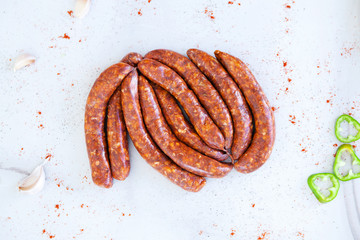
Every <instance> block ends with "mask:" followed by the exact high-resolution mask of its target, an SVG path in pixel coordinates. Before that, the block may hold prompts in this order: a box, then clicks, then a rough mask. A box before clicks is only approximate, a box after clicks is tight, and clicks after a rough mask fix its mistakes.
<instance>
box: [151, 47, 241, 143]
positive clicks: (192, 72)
mask: <svg viewBox="0 0 360 240" xmlns="http://www.w3.org/2000/svg"><path fill="white" fill-rule="evenodd" d="M145 58H150V59H154V60H156V61H159V62H161V63H163V64H165V65H166V66H168V67H170V68H172V69H173V70H174V71H175V72H176V73H177V74H179V75H180V76H181V77H182V78H183V79H184V81H185V82H186V83H187V84H188V85H189V87H190V88H191V89H192V90H193V91H194V93H195V94H196V96H197V98H198V99H199V101H200V103H201V104H202V106H203V107H204V108H205V109H206V111H207V112H208V113H209V115H210V117H211V118H212V120H213V121H214V123H215V124H216V125H217V126H218V127H219V129H220V131H221V132H222V134H223V135H224V138H225V148H226V149H229V150H230V148H231V144H232V139H233V134H234V131H233V124H232V119H231V116H230V112H229V109H228V107H227V106H226V105H225V102H224V101H223V99H222V98H221V96H220V94H219V93H218V91H217V90H216V89H215V88H214V86H213V85H212V84H211V83H210V82H209V80H208V79H207V78H206V77H205V76H204V74H203V73H202V72H201V71H200V70H199V69H198V68H197V67H196V66H195V65H194V64H193V63H192V62H191V61H190V60H189V59H188V58H187V57H185V56H183V55H181V54H179V53H177V52H174V51H171V50H165V49H157V50H153V51H151V52H149V53H147V54H146V55H145Z"/></svg>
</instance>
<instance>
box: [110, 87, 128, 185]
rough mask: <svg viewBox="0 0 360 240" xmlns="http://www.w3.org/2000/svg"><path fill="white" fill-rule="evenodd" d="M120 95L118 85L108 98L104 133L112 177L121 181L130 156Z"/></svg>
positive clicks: (125, 172) (126, 172) (123, 178)
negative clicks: (105, 134)
mask: <svg viewBox="0 0 360 240" xmlns="http://www.w3.org/2000/svg"><path fill="white" fill-rule="evenodd" d="M120 95H121V92H120V87H118V88H117V90H116V91H115V93H114V94H113V95H112V97H111V98H110V101H109V104H108V107H107V119H106V133H107V144H108V150H109V159H110V167H111V174H112V176H113V178H115V179H117V180H121V181H123V180H125V178H127V176H128V175H129V172H130V158H129V146H128V140H127V137H126V126H125V121H124V116H123V114H122V110H121V99H120Z"/></svg>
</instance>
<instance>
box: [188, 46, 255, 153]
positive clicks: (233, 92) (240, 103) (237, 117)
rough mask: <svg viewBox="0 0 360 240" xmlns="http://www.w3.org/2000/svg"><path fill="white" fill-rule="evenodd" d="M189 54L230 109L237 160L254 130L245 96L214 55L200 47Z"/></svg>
mask: <svg viewBox="0 0 360 240" xmlns="http://www.w3.org/2000/svg"><path fill="white" fill-rule="evenodd" d="M187 55H188V56H189V58H190V59H191V61H192V62H194V63H195V65H196V66H197V67H198V68H199V69H200V70H201V71H202V72H203V73H204V74H205V75H206V76H207V77H208V79H209V80H210V81H211V82H212V83H213V85H214V86H215V88H216V89H217V90H218V91H219V92H220V95H221V96H222V97H223V99H224V101H225V103H226V105H227V106H228V108H229V110H230V113H231V117H232V120H233V123H234V139H233V144H232V147H231V154H232V156H233V159H235V160H236V159H238V158H239V157H240V156H241V155H242V154H243V153H244V152H245V150H246V149H247V147H248V146H249V144H250V141H251V136H252V130H253V123H252V116H251V112H250V110H249V108H248V106H247V103H246V101H245V98H244V96H243V95H242V93H241V91H240V89H239V87H238V86H237V85H236V83H235V82H234V80H233V79H232V78H231V77H230V76H229V74H228V73H227V72H226V70H225V69H224V68H223V67H222V66H221V64H220V63H219V62H218V61H217V60H216V59H215V58H214V57H212V56H210V55H209V54H207V53H205V52H203V51H201V50H198V49H189V50H188V51H187Z"/></svg>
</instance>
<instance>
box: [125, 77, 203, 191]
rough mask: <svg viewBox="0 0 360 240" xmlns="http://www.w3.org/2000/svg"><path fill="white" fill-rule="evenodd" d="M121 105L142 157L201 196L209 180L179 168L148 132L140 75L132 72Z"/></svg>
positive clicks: (168, 176)
mask: <svg viewBox="0 0 360 240" xmlns="http://www.w3.org/2000/svg"><path fill="white" fill-rule="evenodd" d="M121 105H122V108H123V114H124V119H125V123H126V128H127V130H128V132H129V135H130V138H131V140H132V141H133V143H134V146H135V148H136V149H137V150H138V151H139V153H140V155H141V156H142V157H143V158H144V159H145V161H146V162H147V163H149V164H150V165H151V166H152V167H153V168H155V169H156V170H157V171H158V172H160V173H161V174H162V175H164V176H165V177H167V178H168V179H169V180H170V181H172V182H173V183H175V184H176V185H178V186H180V187H181V188H183V189H185V190H187V191H191V192H197V191H199V190H200V189H201V188H203V187H204V185H205V183H206V180H205V178H203V177H200V176H196V175H194V174H192V173H190V172H188V171H186V170H184V169H182V168H180V167H179V166H178V165H176V164H175V163H174V162H173V161H171V160H170V159H169V158H168V157H167V156H166V155H165V154H164V153H163V152H162V151H161V150H160V149H159V148H158V147H157V146H156V144H155V142H154V141H153V140H152V138H151V136H150V135H149V133H148V131H147V130H146V127H145V124H144V122H143V116H142V113H141V108H140V102H139V94H138V74H137V72H136V70H134V71H133V72H131V73H130V74H129V75H128V76H127V77H126V79H125V80H124V82H123V84H122V85H121Z"/></svg>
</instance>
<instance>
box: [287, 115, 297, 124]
mask: <svg viewBox="0 0 360 240" xmlns="http://www.w3.org/2000/svg"><path fill="white" fill-rule="evenodd" d="M289 117H290V120H289V121H290V122H291V123H292V124H295V123H296V122H295V120H296V117H295V115H289Z"/></svg>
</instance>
